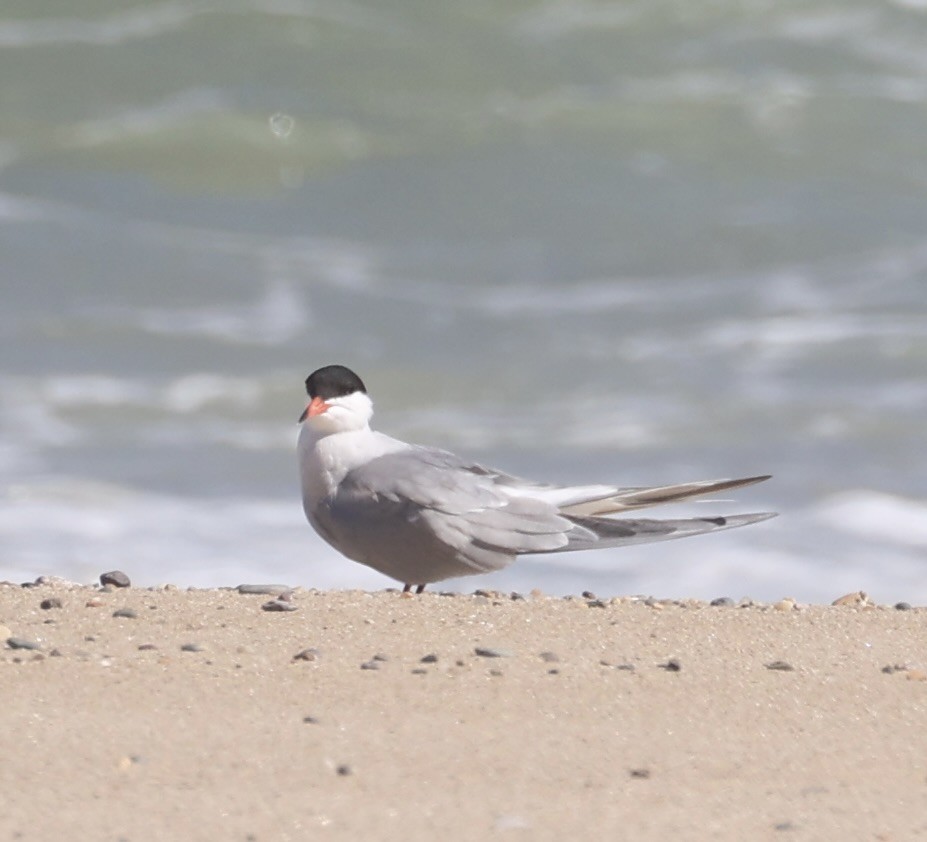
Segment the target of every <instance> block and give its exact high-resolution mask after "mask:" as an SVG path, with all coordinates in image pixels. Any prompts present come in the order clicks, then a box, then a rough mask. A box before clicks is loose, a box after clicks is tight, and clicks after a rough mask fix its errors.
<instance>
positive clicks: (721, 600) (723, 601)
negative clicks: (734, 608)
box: [708, 596, 736, 608]
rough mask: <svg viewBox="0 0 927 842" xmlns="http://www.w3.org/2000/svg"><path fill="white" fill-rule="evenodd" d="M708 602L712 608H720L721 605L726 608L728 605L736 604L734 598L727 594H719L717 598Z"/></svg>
mask: <svg viewBox="0 0 927 842" xmlns="http://www.w3.org/2000/svg"><path fill="white" fill-rule="evenodd" d="M708 604H709V605H711V606H712V607H713V608H722V607H723V608H727V607H728V606H731V605H736V603H735V602H734V600H733V599H731V598H730V597H729V596H719V597H718V598H717V599H713V600H712V601H711V602H710V603H708Z"/></svg>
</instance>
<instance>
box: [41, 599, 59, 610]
mask: <svg viewBox="0 0 927 842" xmlns="http://www.w3.org/2000/svg"><path fill="white" fill-rule="evenodd" d="M61 606H62V603H61V600H60V599H58V597H57V596H52V597H49V598H48V599H43V600H42V601H41V602H40V603H39V608H41V609H42V610H43V611H48V610H49V609H50V608H61Z"/></svg>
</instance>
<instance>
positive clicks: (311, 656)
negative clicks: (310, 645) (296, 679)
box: [293, 649, 319, 661]
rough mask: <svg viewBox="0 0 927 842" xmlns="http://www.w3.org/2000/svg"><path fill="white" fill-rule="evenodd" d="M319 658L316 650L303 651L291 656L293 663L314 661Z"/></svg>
mask: <svg viewBox="0 0 927 842" xmlns="http://www.w3.org/2000/svg"><path fill="white" fill-rule="evenodd" d="M318 657H319V650H318V649H303V650H302V651H301V652H297V653H296V654H295V655H294V656H293V660H294V661H314V660H316V659H317V658H318Z"/></svg>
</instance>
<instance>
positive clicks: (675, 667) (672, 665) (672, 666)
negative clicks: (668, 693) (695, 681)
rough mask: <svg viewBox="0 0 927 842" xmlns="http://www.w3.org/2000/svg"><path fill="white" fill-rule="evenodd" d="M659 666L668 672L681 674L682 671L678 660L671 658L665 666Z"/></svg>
mask: <svg viewBox="0 0 927 842" xmlns="http://www.w3.org/2000/svg"><path fill="white" fill-rule="evenodd" d="M657 666H658V667H660V669H664V670H666V671H667V672H680V671H681V670H682V664H681V663H679V661H678V660H677V659H676V658H670V659H669V660H668V661H667V662H666V663H665V664H657Z"/></svg>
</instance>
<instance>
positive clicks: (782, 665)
mask: <svg viewBox="0 0 927 842" xmlns="http://www.w3.org/2000/svg"><path fill="white" fill-rule="evenodd" d="M766 669H768V670H778V671H779V672H794V671H795V667H793V666H792V665H791V664H790V663H789V662H788V661H772V662H771V663H769V664H766Z"/></svg>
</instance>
